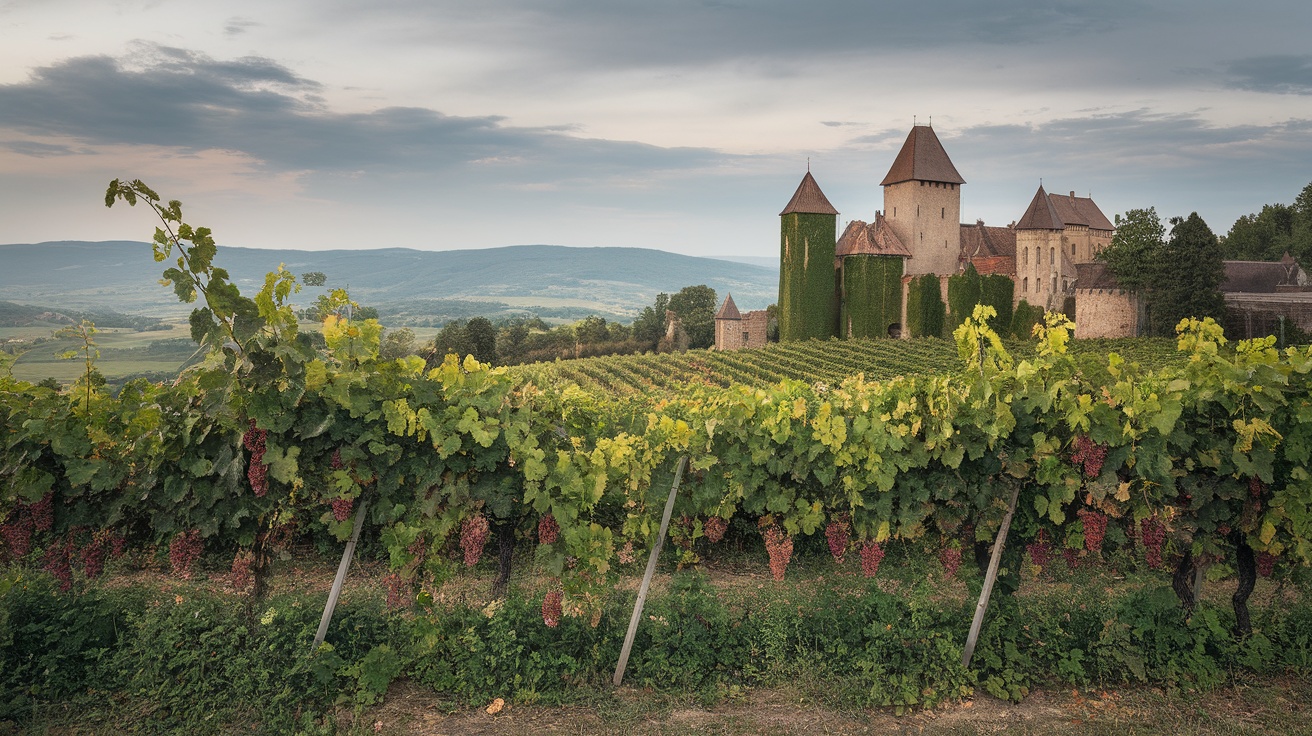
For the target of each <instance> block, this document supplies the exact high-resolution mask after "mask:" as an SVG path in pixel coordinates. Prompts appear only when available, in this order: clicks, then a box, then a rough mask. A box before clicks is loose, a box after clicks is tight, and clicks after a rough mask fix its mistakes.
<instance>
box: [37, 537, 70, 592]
mask: <svg viewBox="0 0 1312 736" xmlns="http://www.w3.org/2000/svg"><path fill="white" fill-rule="evenodd" d="M72 553H73V541H72V540H71V539H70V540H56V541H54V542H51V543H50V545H49V546H47V547H46V551H45V554H44V555H42V557H41V569H43V570H45V571H46V572H48V573H50V574H51V575H53V576H55V580H57V581H59V590H60V591H61V592H64V593H67V592H68V591H69V589H70V588H72V587H73V564H72V560H71V559H70V558H71V557H72Z"/></svg>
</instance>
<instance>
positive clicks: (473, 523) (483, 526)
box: [460, 514, 488, 567]
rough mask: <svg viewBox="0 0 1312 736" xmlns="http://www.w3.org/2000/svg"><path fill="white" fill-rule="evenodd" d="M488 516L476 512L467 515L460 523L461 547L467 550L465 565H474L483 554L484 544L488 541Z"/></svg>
mask: <svg viewBox="0 0 1312 736" xmlns="http://www.w3.org/2000/svg"><path fill="white" fill-rule="evenodd" d="M487 532H488V523H487V517H486V516H484V515H482V514H474V515H473V516H467V517H465V521H464V523H463V524H461V525H460V549H462V550H464V552H465V567H473V566H474V565H477V564H478V560H479V558H480V557H482V556H483V545H484V544H485V543H486V542H487Z"/></svg>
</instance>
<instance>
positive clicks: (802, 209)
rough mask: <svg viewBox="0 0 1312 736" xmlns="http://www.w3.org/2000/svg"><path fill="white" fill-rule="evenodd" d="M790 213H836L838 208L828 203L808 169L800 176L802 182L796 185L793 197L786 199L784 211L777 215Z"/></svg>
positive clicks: (781, 215)
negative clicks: (804, 174) (786, 203)
mask: <svg viewBox="0 0 1312 736" xmlns="http://www.w3.org/2000/svg"><path fill="white" fill-rule="evenodd" d="M792 213H798V214H812V215H836V214H838V210H836V209H834V206H833V205H832V204H829V200H828V199H827V198H826V197H825V193H824V192H822V191H820V185H819V184H816V183H815V177H813V176H811V172H809V171H808V172H806V176H804V177H802V183H801V184H798V185H797V191H796V192H793V198H792V199H790V200H788V206H787V207H784V211H783V212H780V213H779V216H780V217H783V216H784V215H788V214H792Z"/></svg>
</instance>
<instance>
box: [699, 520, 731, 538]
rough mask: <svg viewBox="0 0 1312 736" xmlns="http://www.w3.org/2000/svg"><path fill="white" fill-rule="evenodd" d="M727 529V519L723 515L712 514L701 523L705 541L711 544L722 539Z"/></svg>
mask: <svg viewBox="0 0 1312 736" xmlns="http://www.w3.org/2000/svg"><path fill="white" fill-rule="evenodd" d="M727 531H729V521H728V520H727V519H725V518H724V517H723V516H712V517H711V518H709V519H707V520H706V523H705V524H702V533H703V534H705V535H706V541H708V542H710V543H711V544H715V543H716V542H718V541H720V540H721V539H724V533H725V532H727Z"/></svg>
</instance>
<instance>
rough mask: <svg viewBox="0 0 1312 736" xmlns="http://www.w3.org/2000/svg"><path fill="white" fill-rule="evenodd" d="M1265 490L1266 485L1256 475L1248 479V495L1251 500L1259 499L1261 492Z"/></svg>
mask: <svg viewBox="0 0 1312 736" xmlns="http://www.w3.org/2000/svg"><path fill="white" fill-rule="evenodd" d="M1264 490H1266V484H1265V483H1263V482H1262V479H1261V478H1259V477H1257V476H1256V475H1255V476H1253V477H1251V478H1249V479H1248V495H1250V496H1252V497H1253V498H1255V499H1256V498H1261V497H1262V491H1264Z"/></svg>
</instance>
